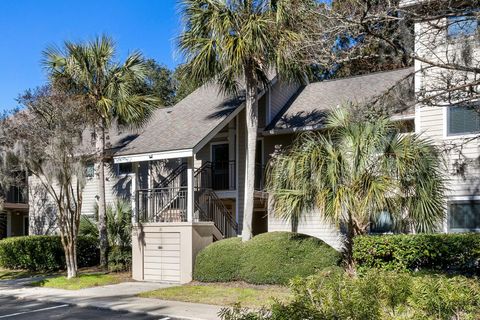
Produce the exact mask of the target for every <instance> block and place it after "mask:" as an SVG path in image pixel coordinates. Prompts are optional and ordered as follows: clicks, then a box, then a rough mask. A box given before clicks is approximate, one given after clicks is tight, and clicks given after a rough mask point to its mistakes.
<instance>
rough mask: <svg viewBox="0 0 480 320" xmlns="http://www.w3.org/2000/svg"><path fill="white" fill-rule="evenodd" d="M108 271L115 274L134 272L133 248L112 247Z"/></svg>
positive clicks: (109, 254)
mask: <svg viewBox="0 0 480 320" xmlns="http://www.w3.org/2000/svg"><path fill="white" fill-rule="evenodd" d="M108 269H109V270H110V271H114V272H119V271H130V270H132V248H131V247H119V246H115V247H111V248H110V250H109V252H108Z"/></svg>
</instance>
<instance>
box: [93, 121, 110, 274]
mask: <svg viewBox="0 0 480 320" xmlns="http://www.w3.org/2000/svg"><path fill="white" fill-rule="evenodd" d="M99 131H100V132H99V134H98V135H97V146H96V148H97V150H96V151H97V154H98V155H99V157H98V160H97V162H98V163H97V165H98V237H99V242H100V266H101V267H102V268H106V267H107V266H108V235H107V213H106V210H107V208H106V202H105V163H104V152H105V126H102V128H100V130H99Z"/></svg>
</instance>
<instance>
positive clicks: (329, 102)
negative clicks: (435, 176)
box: [266, 68, 413, 133]
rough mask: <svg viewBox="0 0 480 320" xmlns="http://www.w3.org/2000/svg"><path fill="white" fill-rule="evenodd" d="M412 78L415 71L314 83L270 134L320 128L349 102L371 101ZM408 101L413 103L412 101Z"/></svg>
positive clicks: (289, 106) (292, 101)
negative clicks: (329, 113)
mask: <svg viewBox="0 0 480 320" xmlns="http://www.w3.org/2000/svg"><path fill="white" fill-rule="evenodd" d="M411 74H413V68H405V69H399V70H394V71H386V72H377V73H372V74H368V75H362V76H355V77H349V78H343V79H335V80H327V81H321V82H315V83H311V84H309V85H307V86H304V87H302V88H300V89H299V91H298V92H297V94H296V95H295V96H294V97H292V99H290V102H289V104H287V105H286V106H285V107H284V108H283V111H282V112H280V114H279V115H278V116H277V117H276V118H275V119H273V121H272V123H271V124H270V125H269V126H267V128H266V131H269V132H270V133H275V132H281V131H285V130H295V129H299V128H305V127H307V128H308V127H313V128H315V127H319V126H321V125H322V123H323V121H324V120H325V115H326V111H328V110H331V109H332V108H335V107H337V106H340V105H342V104H345V103H349V102H351V103H365V102H367V101H370V100H371V99H374V98H375V97H378V96H379V95H381V94H382V93H385V92H386V91H388V90H389V89H391V88H392V87H394V86H395V85H396V84H397V83H398V82H399V81H400V80H403V79H405V78H406V77H407V76H409V75H411ZM404 98H405V99H406V100H409V101H411V99H412V97H404ZM409 112H411V110H410V111H409Z"/></svg>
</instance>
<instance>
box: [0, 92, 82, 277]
mask: <svg viewBox="0 0 480 320" xmlns="http://www.w3.org/2000/svg"><path fill="white" fill-rule="evenodd" d="M20 102H21V103H22V104H23V105H25V106H26V109H24V110H22V111H19V112H16V113H14V114H13V115H12V116H9V117H6V118H5V119H3V121H2V122H1V130H0V132H1V134H0V152H1V154H2V156H3V159H2V160H3V161H2V166H1V167H0V176H2V177H4V176H10V175H11V172H12V171H17V172H28V173H29V174H30V175H31V176H32V179H33V180H34V181H35V182H36V185H37V186H40V187H42V188H43V189H44V190H45V191H46V194H47V195H48V196H49V197H50V199H51V200H52V203H53V205H54V208H55V216H56V221H57V226H58V230H59V231H60V237H61V241H62V245H63V249H64V251H65V261H66V265H67V276H68V278H72V277H75V276H76V275H77V270H78V267H77V253H76V245H77V235H78V228H79V223H80V216H81V211H82V200H83V199H82V191H83V188H84V186H85V174H84V173H85V164H86V162H87V161H89V156H88V154H89V153H88V152H83V151H86V150H82V146H84V144H82V133H83V130H84V129H85V128H86V125H85V123H86V121H85V120H86V119H85V117H84V115H85V112H84V107H85V105H84V103H83V99H81V98H78V97H72V96H70V95H67V94H65V93H63V92H59V91H56V90H52V89H51V88H48V87H45V88H40V89H37V90H35V91H33V92H27V93H26V94H24V95H23V96H22V97H21V98H20ZM44 200H45V199H44Z"/></svg>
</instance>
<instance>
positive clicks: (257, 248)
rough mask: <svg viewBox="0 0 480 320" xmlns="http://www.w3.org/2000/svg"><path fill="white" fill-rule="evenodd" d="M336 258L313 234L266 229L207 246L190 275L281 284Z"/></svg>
mask: <svg viewBox="0 0 480 320" xmlns="http://www.w3.org/2000/svg"><path fill="white" fill-rule="evenodd" d="M340 259H341V256H340V254H339V253H338V252H337V251H335V250H334V249H333V248H331V247H330V246H328V245H327V244H325V243H324V242H323V241H321V240H319V239H317V238H314V237H310V236H307V235H302V234H296V233H290V232H269V233H264V234H261V235H258V236H256V237H254V238H253V239H251V240H250V241H247V242H245V243H242V242H241V239H240V238H232V239H227V240H222V241H218V242H215V243H213V244H212V245H210V246H208V247H207V248H205V249H204V250H202V251H201V252H200V253H199V254H198V256H197V259H196V261H195V269H194V279H195V280H198V281H204V282H225V281H235V280H243V281H246V282H249V283H255V284H285V283H288V281H289V280H290V279H292V278H293V277H295V276H308V275H311V274H314V273H316V272H317V271H320V270H323V269H324V268H327V267H332V266H336V265H338V264H339V262H340Z"/></svg>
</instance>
